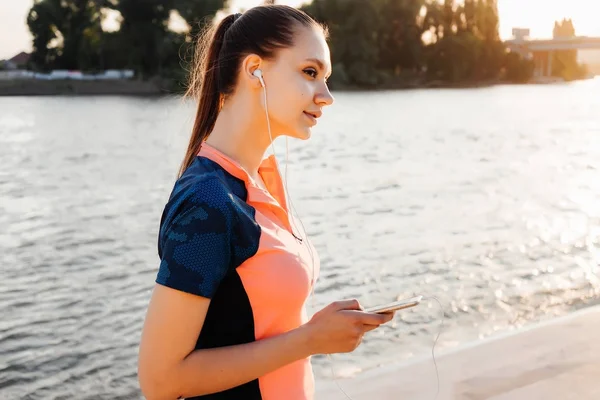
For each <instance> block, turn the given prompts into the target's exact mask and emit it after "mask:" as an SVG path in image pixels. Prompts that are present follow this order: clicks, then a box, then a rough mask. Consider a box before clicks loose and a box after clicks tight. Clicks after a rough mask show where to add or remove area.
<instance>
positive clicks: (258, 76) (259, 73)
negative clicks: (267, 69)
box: [252, 69, 265, 87]
mask: <svg viewBox="0 0 600 400" xmlns="http://www.w3.org/2000/svg"><path fill="white" fill-rule="evenodd" d="M252 75H254V76H255V77H257V78H258V80H259V81H260V85H261V86H262V87H265V81H264V80H263V77H262V71H261V70H260V69H257V70H255V71H254V72H253V73H252Z"/></svg>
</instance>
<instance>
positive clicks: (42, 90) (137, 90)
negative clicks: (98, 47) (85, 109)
mask: <svg viewBox="0 0 600 400" xmlns="http://www.w3.org/2000/svg"><path fill="white" fill-rule="evenodd" d="M166 87H167V86H166V85H165V84H164V83H163V82H161V81H158V80H148V81H141V80H102V81H84V80H72V79H65V80H47V81H45V80H29V79H14V80H0V96H56V95H139V96H150V95H154V96H156V95H164V94H168V93H169V91H168V90H166Z"/></svg>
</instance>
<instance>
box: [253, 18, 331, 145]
mask: <svg viewBox="0 0 600 400" xmlns="http://www.w3.org/2000/svg"><path fill="white" fill-rule="evenodd" d="M294 39H295V43H294V46H293V47H291V48H288V49H282V50H279V51H278V53H277V57H276V58H275V59H274V60H272V61H270V62H267V63H266V64H265V66H264V67H261V69H262V72H263V79H264V82H265V87H266V90H267V105H268V111H269V116H270V122H271V130H272V136H273V139H275V137H277V136H280V135H287V136H291V137H294V138H298V139H308V138H309V137H310V134H311V128H312V127H313V126H315V125H316V124H317V120H318V118H319V117H320V116H321V113H322V110H323V108H324V107H325V106H328V105H330V104H332V103H333V96H332V95H331V93H330V92H329V89H328V87H327V78H329V75H330V74H331V59H330V55H329V47H328V45H327V42H326V41H325V37H324V35H323V33H322V32H320V31H319V30H317V29H314V28H312V27H311V28H307V27H301V28H299V29H298V30H297V32H296V35H295V38H294ZM261 94H262V93H261ZM261 103H262V102H261Z"/></svg>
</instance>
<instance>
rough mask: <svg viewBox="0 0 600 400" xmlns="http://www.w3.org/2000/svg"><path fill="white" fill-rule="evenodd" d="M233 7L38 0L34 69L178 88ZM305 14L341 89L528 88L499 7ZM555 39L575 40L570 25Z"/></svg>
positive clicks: (328, 1) (394, 7) (449, 2)
mask: <svg viewBox="0 0 600 400" xmlns="http://www.w3.org/2000/svg"><path fill="white" fill-rule="evenodd" d="M265 2H266V3H271V2H272V1H265ZM228 6H229V0H35V1H34V4H33V7H32V8H31V10H30V12H29V15H28V18H27V24H28V26H29V29H30V31H31V33H32V36H33V53H32V55H31V58H30V63H31V64H32V66H33V67H34V68H36V69H39V70H48V69H53V68H61V69H79V70H83V71H95V70H103V69H113V68H116V69H121V68H130V69H133V70H135V71H136V73H137V75H138V76H139V77H141V78H147V79H150V78H153V77H157V76H158V77H162V78H164V79H167V80H169V81H172V82H174V85H175V86H177V87H180V86H181V83H182V82H184V81H185V74H186V71H187V70H189V65H188V64H187V62H188V61H189V60H191V58H192V57H191V53H192V52H193V45H194V39H195V38H196V37H197V35H198V33H199V32H200V31H201V30H202V29H203V28H204V27H205V26H206V24H208V23H211V22H212V19H213V18H214V16H215V15H216V13H217V12H218V11H219V10H221V9H223V8H226V7H228ZM301 8H302V9H303V10H304V11H306V12H307V13H308V14H310V15H312V16H313V17H314V18H315V19H317V20H318V21H321V22H323V23H325V24H326V25H327V26H328V28H329V31H330V41H329V43H330V47H331V54H332V64H333V75H332V77H331V80H330V84H331V86H332V87H333V88H343V87H355V88H376V87H386V86H400V85H406V84H410V83H411V82H412V83H414V82H418V83H419V84H422V83H427V82H437V83H440V84H452V85H455V84H463V83H466V84H470V83H474V82H487V81H495V80H498V79H506V80H510V81H515V82H524V81H527V80H528V79H529V77H530V76H531V73H532V68H531V65H530V64H531V63H529V62H528V61H525V60H522V59H520V58H519V57H518V56H517V55H515V54H507V53H506V51H505V49H504V46H503V44H502V42H501V41H500V40H499V36H498V9H497V0H369V1H365V0H312V1H310V0H309V3H308V4H306V5H304V6H302V7H301ZM107 10H112V11H113V12H116V13H118V14H119V17H120V26H119V29H118V30H117V31H116V32H106V31H104V30H103V29H102V21H103V18H104V16H105V15H106V13H107ZM173 13H175V14H179V15H180V16H181V17H182V18H183V20H185V21H186V23H187V27H188V31H187V32H186V33H175V32H172V31H170V30H169V20H170V18H171V16H172V15H173ZM555 30H556V31H557V32H558V31H559V30H560V33H561V34H572V33H573V34H574V29H573V26H572V23H571V24H570V25H569V23H563V24H557V28H556V29H555ZM563 31H564V32H563ZM571 31H572V32H571ZM555 71H556V73H559V74H562V75H565V76H578V74H580V73H581V71H580V70H578V69H577V68H574V66H573V63H572V56H571V55H570V54H567V53H564V54H562V53H561V54H560V55H558V54H557V59H556V62H555Z"/></svg>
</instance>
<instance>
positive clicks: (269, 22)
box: [179, 4, 327, 176]
mask: <svg viewBox="0 0 600 400" xmlns="http://www.w3.org/2000/svg"><path fill="white" fill-rule="evenodd" d="M298 26H304V27H315V28H318V29H321V30H322V31H323V33H324V34H325V35H326V36H327V30H326V28H325V27H324V26H322V25H321V24H319V23H318V22H316V21H315V20H314V19H312V18H311V17H310V16H309V15H307V14H306V13H304V12H303V11H301V10H298V9H296V8H294V7H290V6H286V5H279V4H277V5H262V6H257V7H253V8H251V9H249V10H248V11H246V12H245V13H244V14H231V15H229V16H227V17H225V18H224V19H223V20H222V21H221V22H220V23H219V24H218V25H217V26H212V27H209V28H208V29H207V30H205V31H204V33H203V34H201V36H200V38H199V40H198V43H197V47H196V51H195V60H194V67H193V70H192V72H191V76H190V85H189V89H188V93H187V94H188V96H191V97H194V98H196V99H197V100H198V108H197V111H196V119H195V121H194V127H193V129H192V134H191V138H190V142H189V144H188V148H187V152H186V154H185V158H184V160H183V163H182V165H181V168H180V170H179V175H180V176H181V175H182V174H183V173H184V172H185V170H186V169H187V168H188V167H189V166H190V165H191V164H192V162H193V160H194V158H195V157H196V155H197V154H198V152H199V151H200V147H201V146H202V143H203V142H204V141H205V140H206V138H207V137H208V135H210V132H211V131H212V129H213V128H214V125H215V122H216V120H217V115H218V114H219V111H220V110H221V106H222V104H223V100H224V99H225V97H226V96H228V95H230V94H232V93H233V91H234V89H235V86H236V83H237V76H238V72H239V69H240V65H241V62H242V60H243V58H244V57H245V56H247V55H248V54H256V55H258V56H260V57H262V58H264V59H273V58H274V57H275V53H276V51H277V50H278V49H282V48H289V47H291V46H292V45H293V44H294V33H295V31H296V29H297V28H298Z"/></svg>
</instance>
